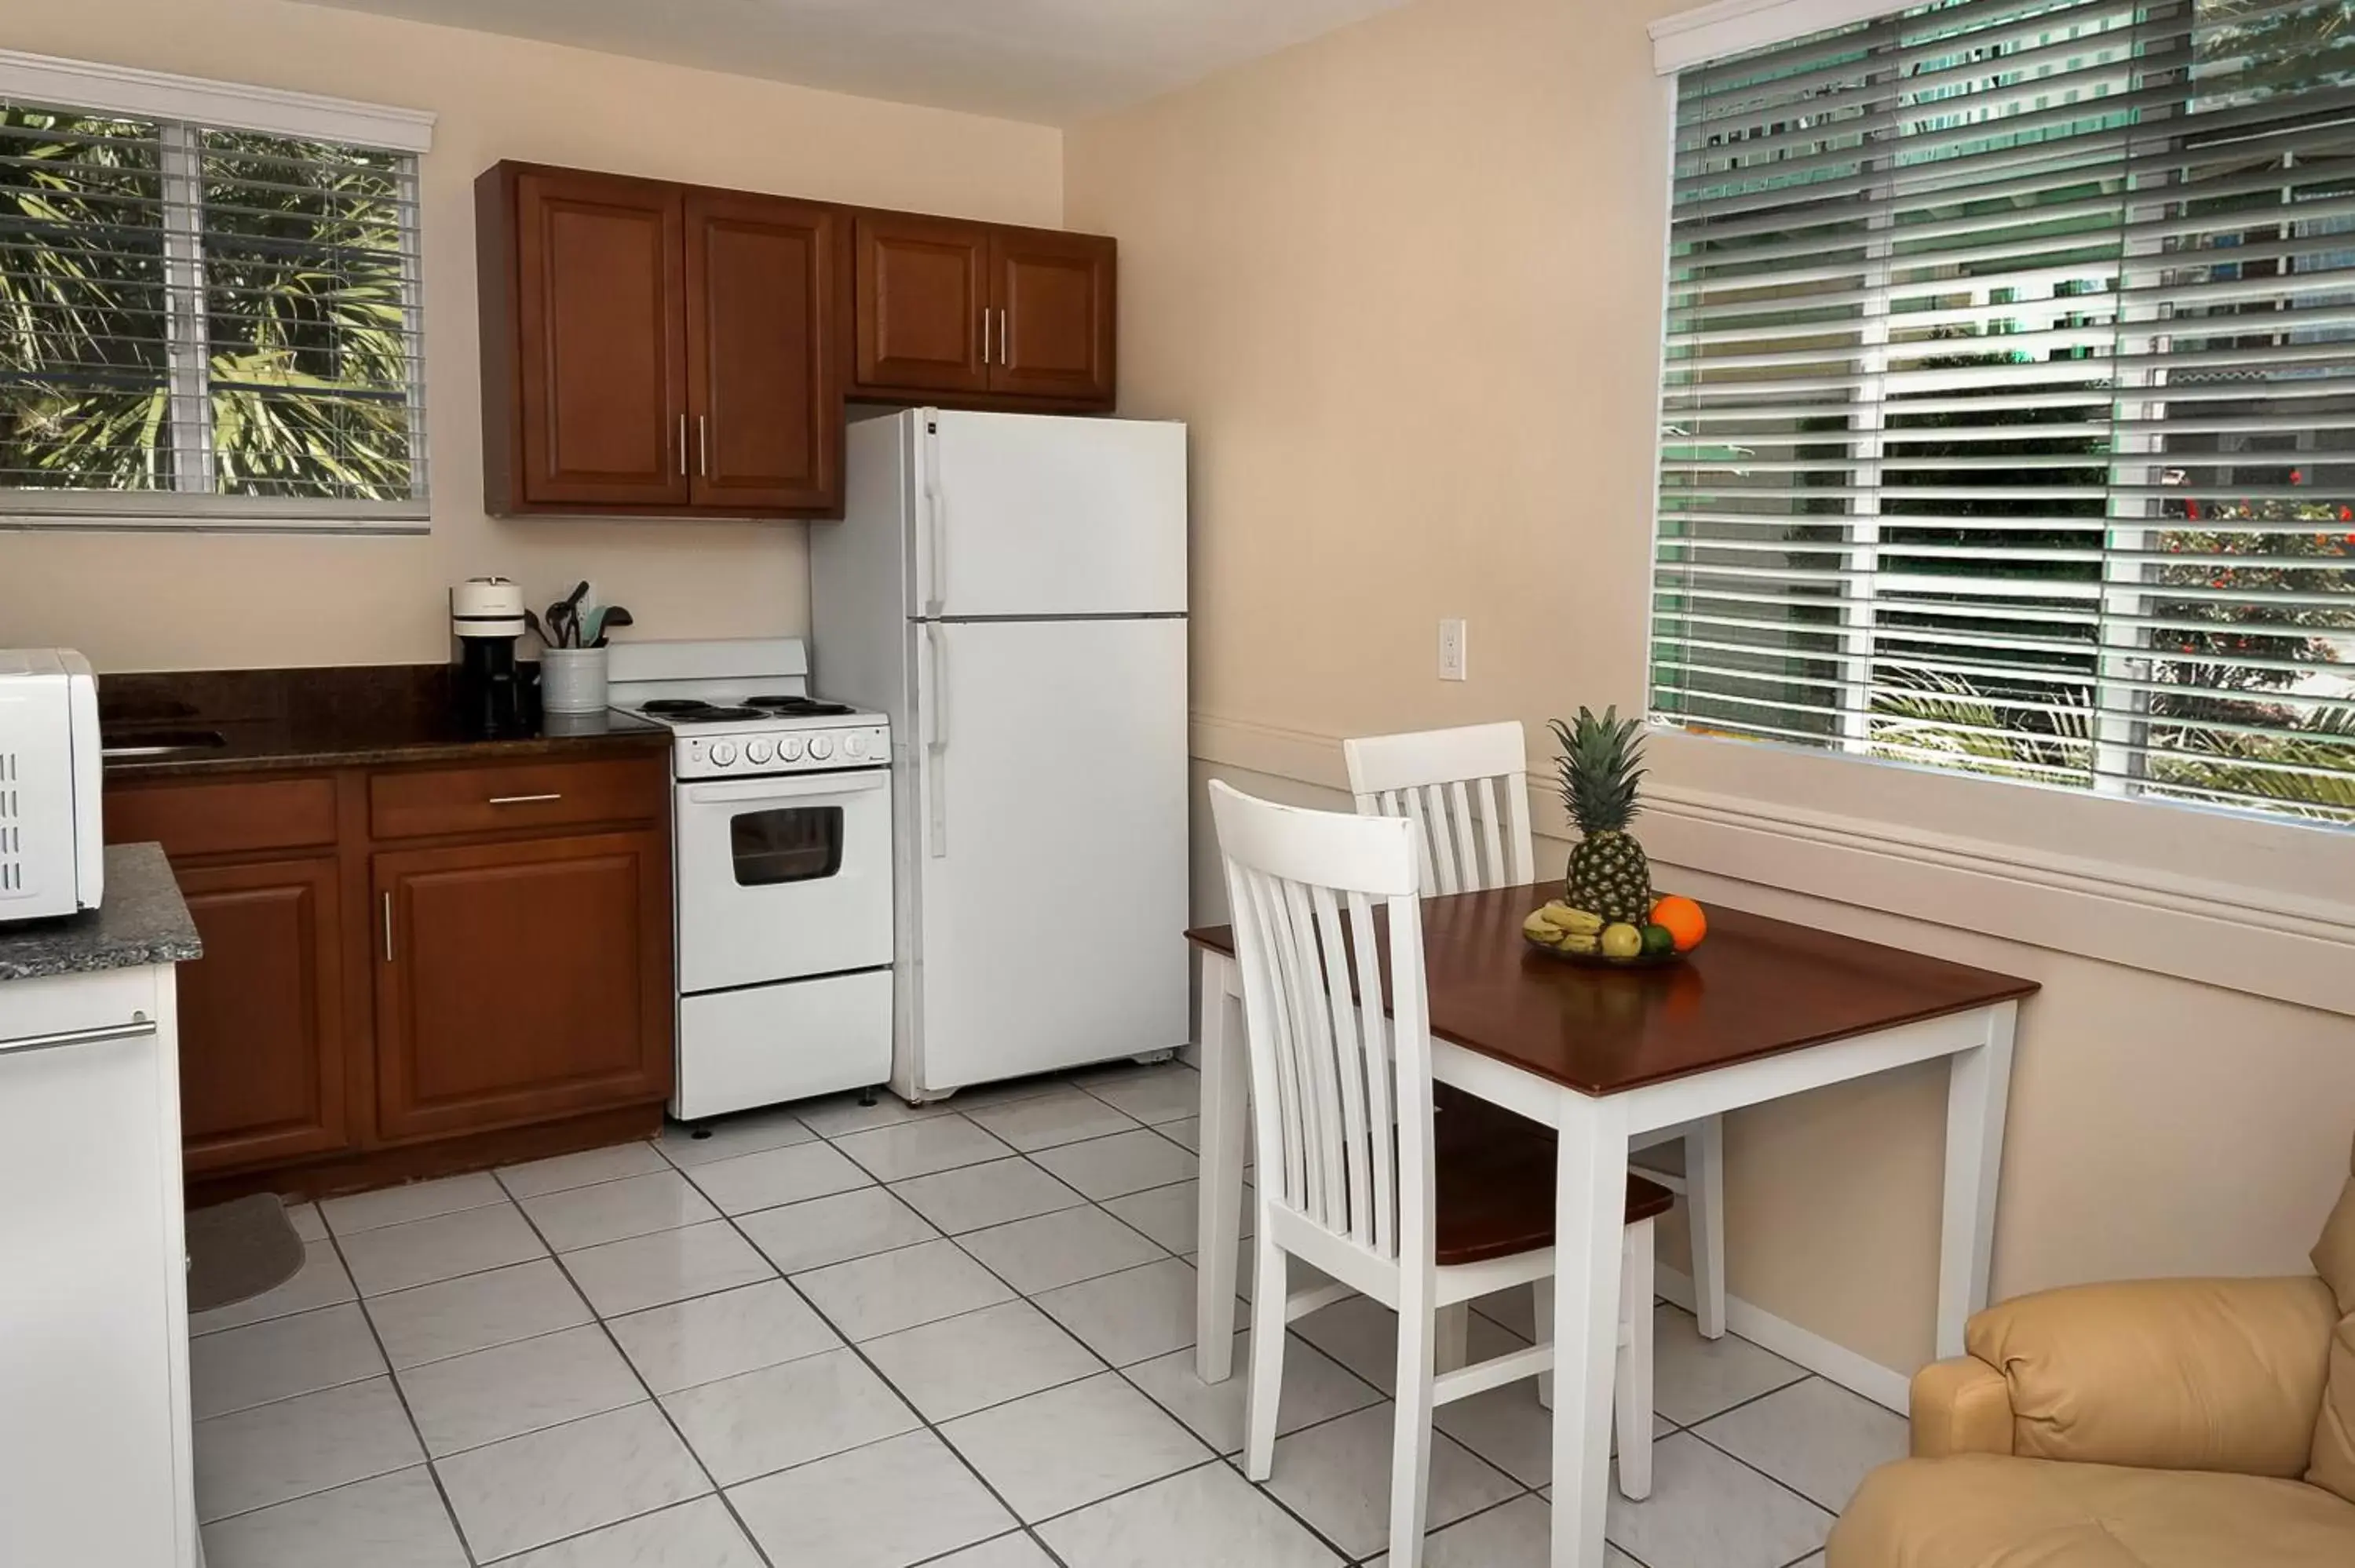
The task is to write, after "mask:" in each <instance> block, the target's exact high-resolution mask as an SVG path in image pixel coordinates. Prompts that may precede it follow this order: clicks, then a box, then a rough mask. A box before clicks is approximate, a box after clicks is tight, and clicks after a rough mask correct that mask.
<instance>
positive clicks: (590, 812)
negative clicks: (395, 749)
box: [368, 758, 670, 839]
mask: <svg viewBox="0 0 2355 1568" xmlns="http://www.w3.org/2000/svg"><path fill="white" fill-rule="evenodd" d="M669 795H670V769H669V768H667V767H666V766H665V761H664V759H661V758H629V759H626V760H623V761H615V762H549V763H542V764H539V765H537V766H534V765H530V764H525V765H523V766H520V767H503V768H434V769H432V770H431V771H428V772H419V773H379V774H377V775H376V776H375V777H373V778H371V779H369V780H368V829H369V832H371V833H372V834H373V835H374V836H375V837H377V838H379V839H418V838H428V837H432V836H434V835H437V834H442V833H487V832H505V831H507V830H511V829H517V828H523V829H529V828H548V827H564V826H568V825H570V824H573V823H580V822H621V821H645V820H650V819H654V818H658V817H661V816H663V815H664V814H665V813H666V811H667V810H668V809H669Z"/></svg>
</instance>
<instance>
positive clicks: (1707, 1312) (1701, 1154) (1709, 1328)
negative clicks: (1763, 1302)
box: [1685, 1116, 1725, 1340]
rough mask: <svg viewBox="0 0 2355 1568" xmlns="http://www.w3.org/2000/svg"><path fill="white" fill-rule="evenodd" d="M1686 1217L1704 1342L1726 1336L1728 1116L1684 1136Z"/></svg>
mask: <svg viewBox="0 0 2355 1568" xmlns="http://www.w3.org/2000/svg"><path fill="white" fill-rule="evenodd" d="M1685 1218H1686V1219H1687V1220H1688V1221H1689V1222H1690V1223H1691V1226H1692V1279H1693V1315H1694V1316H1695V1317H1696V1318H1699V1319H1700V1337H1701V1338H1702V1339H1704V1340H1721V1339H1723V1338H1725V1118H1723V1117H1721V1116H1705V1117H1703V1118H1700V1120H1699V1121H1698V1122H1695V1123H1694V1124H1693V1128H1692V1130H1691V1131H1690V1132H1688V1133H1686V1134H1685Z"/></svg>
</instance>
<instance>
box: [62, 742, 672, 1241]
mask: <svg viewBox="0 0 2355 1568" xmlns="http://www.w3.org/2000/svg"><path fill="white" fill-rule="evenodd" d="M669 762H670V759H669V754H668V752H667V751H662V752H652V751H649V752H647V753H644V754H636V755H631V754H623V755H619V756H616V755H613V754H611V753H607V754H604V755H595V754H592V755H590V756H587V757H582V758H577V759H574V758H551V757H549V756H547V755H545V754H542V755H539V756H537V757H531V758H512V759H508V758H492V759H488V760H480V761H471V762H469V763H467V764H466V765H464V766H458V767H433V768H419V767H410V768H314V769H310V770H303V771H288V772H284V773H281V774H277V775H274V776H261V777H246V778H226V779H223V778H213V779H140V780H137V781H135V782H134V781H133V780H129V779H125V780H120V781H116V782H112V783H111V784H110V786H109V788H108V789H107V791H106V804H105V822H106V835H107V838H108V840H109V841H110V842H144V841H149V840H154V841H157V842H161V843H162V844H163V845H164V849H165V853H167V854H168V855H170V856H171V859H172V870H173V874H175V875H176V877H177V878H178V880H179V884H180V891H181V893H182V895H184V896H185V897H186V900H187V904H188V909H189V912H190V913H191V914H192V915H193V916H195V918H196V923H197V933H198V935H199V936H201V937H202V938H203V940H204V949H205V950H204V956H203V957H202V958H200V959H196V960H194V961H192V962H189V963H186V964H182V965H181V966H179V1013H180V1019H179V1022H180V1029H179V1035H180V1097H181V1107H180V1108H181V1123H182V1129H183V1143H184V1153H185V1161H186V1171H187V1173H188V1176H189V1178H190V1180H191V1181H192V1182H196V1181H201V1182H202V1185H203V1189H204V1192H205V1193H206V1194H207V1195H208V1196H209V1197H213V1198H218V1197H220V1196H226V1195H233V1194H234V1193H235V1192H239V1191H256V1190H263V1189H267V1190H272V1191H277V1192H346V1191H356V1190H361V1189H364V1188H366V1187H369V1186H376V1185H382V1184H383V1183H385V1182H386V1181H400V1180H407V1179H410V1178H413V1177H416V1176H419V1175H438V1174H442V1173H444V1172H446V1171H451V1170H464V1169H478V1168H480V1167H481V1166H484V1165H486V1164H496V1163H504V1162H506V1161H508V1160H519V1159H529V1158H534V1157H536V1156H538V1155H541V1154H552V1153H560V1152H565V1151H567V1150H569V1149H575V1148H582V1147H588V1146H589V1145H590V1143H591V1141H594V1142H601V1143H602V1142H610V1141H613V1139H616V1138H623V1137H630V1136H636V1135H638V1134H640V1133H642V1132H643V1131H644V1130H645V1129H646V1128H651V1127H652V1126H653V1125H654V1123H655V1120H656V1119H657V1118H659V1115H660V1107H661V1102H662V1101H663V1100H664V1099H666V1097H668V1096H669V1093H670V1081H671V1061H672V1055H671V1032H672V1008H673V991H672V984H673V967H672V957H671V946H672V936H671V929H672V927H671V869H670V834H669V829H668V818H669V809H670V766H669ZM518 800H521V801H524V802H527V803H513V802H517V801H518ZM493 802H502V803H498V804H492V803H493ZM625 1123H626V1124H627V1125H623V1124H625ZM568 1139H570V1140H571V1141H567V1140H568Z"/></svg>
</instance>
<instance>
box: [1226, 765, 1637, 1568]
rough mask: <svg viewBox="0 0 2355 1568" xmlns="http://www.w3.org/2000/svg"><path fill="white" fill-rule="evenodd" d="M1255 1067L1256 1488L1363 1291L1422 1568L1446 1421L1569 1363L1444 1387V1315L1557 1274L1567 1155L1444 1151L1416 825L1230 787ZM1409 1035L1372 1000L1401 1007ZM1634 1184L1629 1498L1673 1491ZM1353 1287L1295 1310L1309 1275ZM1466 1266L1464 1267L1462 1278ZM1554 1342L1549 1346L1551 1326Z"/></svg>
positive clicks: (1462, 1379) (1496, 1122)
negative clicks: (1436, 1456)
mask: <svg viewBox="0 0 2355 1568" xmlns="http://www.w3.org/2000/svg"><path fill="white" fill-rule="evenodd" d="M1210 810H1211V814H1212V817H1213V819H1214V821H1216V823H1217V825H1218V834H1219V846H1220V853H1221V854H1222V856H1223V857H1224V861H1225V865H1226V876H1227V895H1228V898H1229V901H1230V906H1231V917H1232V919H1233V921H1234V930H1235V958H1236V962H1237V963H1238V965H1239V966H1240V968H1241V977H1242V988H1243V1018H1244V1025H1245V1027H1244V1034H1245V1036H1246V1038H1247V1040H1248V1042H1249V1049H1250V1054H1251V1084H1252V1097H1251V1098H1252V1135H1253V1139H1254V1146H1255V1149H1256V1152H1257V1156H1258V1169H1259V1180H1258V1182H1257V1184H1256V1197H1255V1202H1257V1204H1258V1224H1257V1226H1256V1232H1257V1235H1256V1239H1255V1241H1254V1243H1253V1245H1255V1246H1256V1247H1257V1248H1258V1257H1257V1267H1256V1269H1255V1271H1254V1277H1253V1281H1252V1343H1251V1359H1252V1365H1251V1383H1250V1388H1249V1392H1248V1395H1247V1400H1248V1404H1247V1412H1248V1414H1247V1415H1246V1418H1245V1434H1246V1436H1245V1446H1244V1470H1245V1473H1246V1474H1248V1475H1249V1476H1250V1477H1251V1478H1252V1479H1254V1480H1265V1479H1266V1478H1268V1476H1269V1475H1270V1474H1271V1473H1272V1472H1273V1467H1274V1455H1275V1429H1276V1411H1277V1407H1278V1404H1279V1401H1280V1398H1281V1392H1282V1388H1283V1381H1284V1340H1285V1338H1286V1333H1285V1326H1286V1325H1287V1324H1289V1323H1290V1322H1291V1321H1292V1320H1293V1319H1296V1318H1299V1317H1302V1316H1304V1315H1305V1314H1306V1313H1309V1312H1313V1311H1315V1310H1316V1309H1317V1308H1320V1307H1324V1306H1327V1305H1328V1304H1330V1303H1331V1302H1334V1301H1337V1300H1339V1299H1340V1298H1343V1297H1345V1296H1348V1294H1349V1293H1351V1292H1352V1291H1355V1292H1359V1293H1361V1294H1363V1295H1366V1296H1369V1297H1371V1298H1374V1299H1375V1300H1377V1301H1380V1302H1381V1303H1382V1304H1383V1305H1384V1306H1387V1307H1389V1308H1391V1309H1392V1310H1394V1311H1396V1312H1397V1313H1398V1315H1399V1336H1398V1380H1397V1407H1396V1421H1397V1436H1396V1439H1395V1443H1394V1446H1393V1459H1392V1467H1391V1557H1390V1561H1391V1563H1392V1564H1393V1568H1417V1565H1418V1564H1419V1563H1421V1561H1422V1552H1423V1522H1424V1517H1425V1510H1426V1493H1427V1491H1428V1488H1429V1483H1430V1472H1431V1418H1432V1412H1433V1408H1434V1407H1435V1406H1436V1405H1438V1404H1444V1403H1446V1402H1448V1401H1450V1400H1456V1399H1463V1398H1465V1397H1467V1396H1469V1395H1472V1394H1475V1393H1482V1392H1484V1391H1486V1390H1488V1389H1491V1388H1496V1387H1499V1386H1501V1385H1503V1384H1505V1383H1511V1382H1513V1381H1515V1380H1517V1379H1519V1378H1524V1377H1539V1376H1541V1375H1543V1374H1544V1373H1546V1372H1548V1370H1549V1369H1550V1368H1551V1366H1552V1365H1553V1348H1552V1346H1551V1345H1550V1344H1548V1343H1545V1342H1543V1340H1542V1338H1541V1340H1540V1343H1537V1344H1535V1345H1531V1346H1529V1347H1527V1348H1525V1349H1522V1350H1518V1351H1512V1352H1509V1353H1508V1354H1506V1355H1502V1356H1498V1357H1496V1358H1494V1359H1492V1360H1490V1361H1483V1362H1481V1363H1479V1364H1478V1365H1476V1366H1469V1367H1465V1368H1462V1369H1460V1370H1455V1371H1449V1372H1444V1373H1443V1372H1440V1371H1439V1370H1438V1369H1437V1367H1436V1365H1435V1350H1436V1344H1437V1317H1438V1313H1439V1311H1440V1310H1441V1308H1445V1307H1449V1306H1455V1305H1458V1304H1461V1303H1465V1302H1468V1301H1470V1300H1472V1299H1473V1298H1476V1297H1480V1296H1486V1295H1487V1294H1489V1293H1490V1292H1492V1291H1496V1290H1502V1289H1508V1288H1510V1287H1513V1286H1516V1285H1527V1284H1535V1283H1537V1282H1540V1281H1546V1282H1550V1280H1551V1278H1552V1275H1553V1265H1554V1254H1553V1213H1552V1207H1553V1143H1552V1137H1551V1134H1550V1132H1548V1131H1547V1130H1546V1129H1545V1128H1540V1127H1538V1126H1536V1125H1535V1124H1534V1123H1530V1122H1527V1121H1524V1120H1522V1119H1521V1118H1518V1117H1515V1116H1512V1115H1510V1114H1509V1113H1507V1112H1504V1111H1501V1110H1493V1111H1490V1112H1489V1113H1488V1114H1487V1116H1486V1117H1485V1118H1483V1120H1482V1123H1481V1125H1479V1126H1477V1127H1471V1126H1469V1125H1465V1126H1464V1127H1463V1133H1464V1134H1465V1135H1464V1136H1455V1137H1450V1136H1449V1135H1447V1134H1445V1133H1435V1132H1434V1128H1433V1118H1432V1082H1431V1054H1430V1029H1429V1009H1428V1006H1427V1003H1426V1001H1425V994H1426V993H1425V987H1424V978H1423V925H1422V912H1421V899H1420V898H1419V896H1418V895H1417V893H1416V889H1417V888H1418V887H1419V886H1420V885H1421V873H1420V871H1419V869H1418V867H1417V866H1416V863H1415V858H1414V856H1415V851H1414V841H1413V832H1412V828H1411V827H1410V826H1409V825H1408V824H1407V823H1405V822H1402V821H1380V820H1377V819H1373V818H1368V817H1359V816H1348V815H1343V814H1339V813H1336V812H1330V811H1310V810H1301V809H1299V808H1296V807H1291V806H1279V805H1274V804H1272V803H1270V802H1268V801H1264V800H1255V799H1253V798H1252V797H1251V796H1248V795H1245V794H1242V793H1241V792H1240V791H1238V790H1235V789H1231V788H1229V787H1228V786H1227V785H1225V784H1224V783H1221V782H1219V781H1216V780H1213V781H1212V783H1211V785H1210ZM1378 922H1379V923H1380V925H1381V926H1382V927H1385V929H1386V933H1387V937H1388V944H1389V954H1388V965H1387V968H1388V971H1389V980H1390V984H1389V986H1388V988H1387V994H1388V995H1389V997H1390V999H1391V1005H1390V1009H1389V1012H1390V1016H1389V1017H1385V1015H1384V1010H1383V1009H1382V1008H1381V1007H1380V1005H1368V1006H1365V1007H1362V1008H1361V1007H1359V1005H1358V1001H1359V998H1378V997H1380V996H1382V995H1383V994H1384V993H1385V988H1384V986H1383V983H1382V980H1383V975H1382V969H1383V961H1382V956H1381V951H1380V945H1379V944H1378V941H1377V938H1376V927H1377V923H1378ZM1669 1202H1670V1199H1669V1195H1668V1192H1666V1191H1665V1190H1663V1189H1661V1188H1658V1187H1655V1186H1653V1185H1651V1184H1650V1183H1648V1182H1645V1181H1641V1180H1640V1179H1636V1178H1630V1181H1629V1192H1628V1216H1629V1223H1628V1225H1627V1230H1626V1240H1625V1293H1624V1295H1623V1298H1622V1302H1621V1309H1620V1319H1621V1322H1620V1347H1621V1348H1620V1351H1619V1356H1618V1362H1617V1368H1618V1372H1617V1399H1618V1408H1617V1432H1618V1437H1619V1484H1620V1489H1621V1490H1622V1491H1623V1492H1625V1493H1626V1495H1628V1496H1629V1497H1632V1498H1641V1497H1644V1496H1646V1495H1647V1494H1648V1492H1649V1491H1650V1489H1651V1465H1652V1458H1651V1456H1652V1377H1651V1369H1652V1344H1651V1338H1652V1215H1653V1214H1655V1213H1658V1212H1659V1211H1660V1210H1662V1209H1665V1208H1666V1207H1667V1206H1668V1203H1669ZM1293 1257H1298V1258H1301V1259H1303V1260H1305V1262H1307V1263H1309V1264H1311V1265H1313V1266H1315V1267H1316V1268H1318V1269H1321V1270H1323V1271H1324V1273H1325V1274H1327V1275H1328V1276H1330V1277H1331V1281H1330V1282H1328V1283H1326V1284H1323V1285H1320V1286H1317V1287H1314V1288H1311V1289H1306V1290H1303V1291H1301V1292H1299V1293H1298V1294H1296V1295H1295V1294H1294V1293H1293V1292H1292V1290H1291V1289H1290V1266H1289V1263H1288V1260H1289V1259H1290V1258H1293ZM1459 1259H1460V1260H1461V1261H1458V1260H1459ZM1543 1333H1544V1329H1543V1326H1542V1324H1541V1325H1540V1335H1541V1336H1542V1335H1543Z"/></svg>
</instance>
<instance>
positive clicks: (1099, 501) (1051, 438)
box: [820, 409, 1186, 647]
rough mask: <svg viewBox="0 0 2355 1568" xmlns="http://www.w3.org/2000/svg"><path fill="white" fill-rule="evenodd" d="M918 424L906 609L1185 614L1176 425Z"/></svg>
mask: <svg viewBox="0 0 2355 1568" xmlns="http://www.w3.org/2000/svg"><path fill="white" fill-rule="evenodd" d="M922 420H923V423H922V427H921V428H920V429H919V430H918V431H917V440H918V441H919V442H920V450H919V452H918V457H917V463H916V471H917V476H918V490H919V494H918V496H917V497H916V504H915V505H914V507H913V508H912V509H911V510H912V512H913V514H914V519H915V522H916V525H917V527H918V529H919V530H920V534H919V537H918V539H917V540H916V541H915V547H916V548H915V553H916V557H917V561H918V563H919V566H918V571H917V574H916V585H915V586H916V604H915V606H914V608H913V611H912V613H914V614H916V615H919V616H922V617H925V618H928V619H929V618H937V617H943V616H944V617H948V618H951V619H965V618H971V617H976V616H1071V615H1176V614H1182V613H1184V611H1185V609H1186V427H1185V426H1183V425H1178V424H1167V423H1160V422H1156V421H1148V420H1143V419H1082V418H1056V417H1053V416H1049V415H1040V414H962V413H954V412H950V411H947V410H943V409H926V410H923V411H922ZM820 646H821V647H823V646H824V644H823V643H821V644H820Z"/></svg>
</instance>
